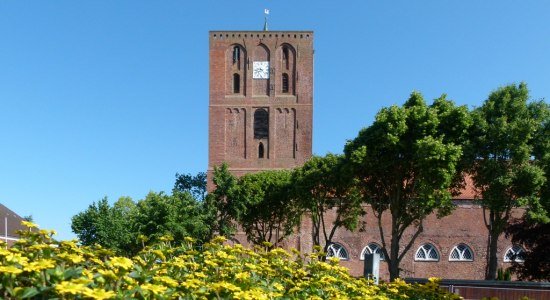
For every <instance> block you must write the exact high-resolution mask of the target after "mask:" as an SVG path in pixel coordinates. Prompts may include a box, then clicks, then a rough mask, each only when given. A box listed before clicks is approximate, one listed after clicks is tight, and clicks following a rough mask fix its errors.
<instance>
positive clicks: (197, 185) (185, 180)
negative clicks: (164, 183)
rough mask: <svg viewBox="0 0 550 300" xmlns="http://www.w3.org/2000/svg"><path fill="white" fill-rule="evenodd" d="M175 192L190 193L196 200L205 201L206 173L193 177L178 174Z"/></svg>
mask: <svg viewBox="0 0 550 300" xmlns="http://www.w3.org/2000/svg"><path fill="white" fill-rule="evenodd" d="M173 190H175V191H179V192H185V191H187V192H189V193H191V195H193V197H195V199H197V200H200V201H203V200H204V199H205V198H206V173H204V172H199V173H197V175H195V176H193V175H191V174H179V173H176V182H175V183H174V189H173Z"/></svg>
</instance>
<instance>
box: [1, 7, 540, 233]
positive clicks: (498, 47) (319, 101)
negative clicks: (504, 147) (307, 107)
mask: <svg viewBox="0 0 550 300" xmlns="http://www.w3.org/2000/svg"><path fill="white" fill-rule="evenodd" d="M342 3H345V5H342ZM264 8H269V9H270V10H271V14H270V20H269V27H270V29H272V30H314V31H315V42H314V43H315V76H314V82H315V91H314V92H315V96H314V136H313V150H314V152H315V153H316V154H325V153H326V152H329V151H330V152H337V153H338V152H341V151H342V148H343V145H344V143H345V141H346V140H347V139H351V138H354V137H355V136H356V135H357V132H358V131H359V130H360V129H361V128H362V127H365V126H368V125H369V124H370V123H371V122H372V120H373V118H374V116H375V114H376V112H377V111H378V110H379V109H380V108H382V107H384V106H389V105H392V104H401V103H403V102H404V101H405V100H406V99H407V97H408V95H409V94H410V92H411V91H413V90H418V91H420V92H422V93H423V94H424V95H425V97H426V99H428V100H429V101H431V100H432V99H434V98H436V97H438V96H439V95H440V94H442V93H447V94H448V95H449V97H450V98H451V99H454V100H455V101H456V102H457V103H459V104H466V105H468V106H470V107H473V106H479V105H480V104H481V103H482V101H483V100H484V99H485V98H486V97H487V95H488V94H489V92H490V91H491V90H493V89H495V88H497V87H498V86H501V85H504V84H508V83H514V82H520V81H525V82H527V83H528V85H529V88H530V90H531V96H532V98H533V99H542V98H546V99H548V97H550V1H543V0H540V1H505V0H498V1H479V0H462V1H441V0H433V1H410V0H406V1H405V0H404V1H367V0H356V1H343V2H336V1H320V0H317V1H312V0H304V1H290V0H277V1H275V0H271V1H267V0H255V1H252V0H247V1H240V0H235V1H221V0H218V1H214V0H208V1H184V0H180V1H169V0H163V1H153V0H149V1H142V0H131V1H130V0H117V1H112V0H93V1H92V0H89V1H73V0H70V1H69V0H64V1H63V0H57V1H38V0H35V1H24V0H3V1H0V203H3V204H4V205H6V206H8V207H9V208H11V209H12V210H14V211H15V212H17V213H18V214H20V215H23V216H24V215H32V216H33V217H34V219H35V222H36V223H38V224H39V225H41V226H42V227H43V228H49V229H56V230H57V231H58V232H59V235H58V238H61V239H66V238H72V237H74V235H73V234H72V233H71V230H70V218H71V216H73V215H74V214H76V213H78V212H80V211H82V210H84V209H86V208H87V206H88V205H89V204H91V203H92V202H93V201H97V200H99V199H101V198H102V197H104V196H108V197H109V199H110V200H111V201H114V200H116V199H117V198H118V197H120V196H130V197H132V198H133V199H134V200H138V199H141V198H143V197H144V196H145V195H146V194H147V193H148V192H149V191H167V192H169V191H170V190H171V189H172V186H173V184H174V175H175V173H176V172H180V173H196V172H199V171H205V170H206V168H207V154H208V139H207V130H208V126H207V124H208V31H209V30H260V29H261V28H262V25H263V10H264Z"/></svg>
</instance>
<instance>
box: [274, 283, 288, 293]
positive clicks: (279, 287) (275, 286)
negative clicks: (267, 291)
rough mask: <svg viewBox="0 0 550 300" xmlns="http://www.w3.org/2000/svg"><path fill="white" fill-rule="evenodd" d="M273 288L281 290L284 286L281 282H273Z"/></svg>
mask: <svg viewBox="0 0 550 300" xmlns="http://www.w3.org/2000/svg"><path fill="white" fill-rule="evenodd" d="M273 288H274V289H275V290H277V291H282V290H284V289H285V287H284V286H283V285H282V284H280V283H278V282H275V283H274V284H273Z"/></svg>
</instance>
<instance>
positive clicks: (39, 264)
mask: <svg viewBox="0 0 550 300" xmlns="http://www.w3.org/2000/svg"><path fill="white" fill-rule="evenodd" d="M54 266H55V262H54V261H53V260H51V259H40V260H37V261H33V262H31V263H30V264H28V265H26V266H24V267H23V270H25V271H27V272H40V271H42V270H45V269H51V268H53V267H54Z"/></svg>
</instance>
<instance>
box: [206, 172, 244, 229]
mask: <svg viewBox="0 0 550 300" xmlns="http://www.w3.org/2000/svg"><path fill="white" fill-rule="evenodd" d="M212 182H213V183H214V185H215V186H216V188H215V189H214V190H213V191H212V192H211V193H209V194H208V195H207V196H206V201H205V204H204V205H205V214H206V218H207V224H209V225H210V237H213V236H214V235H221V236H225V237H226V238H230V237H231V236H232V235H233V234H234V233H235V231H236V227H235V224H234V223H233V220H234V218H235V216H237V215H240V212H239V211H236V209H237V208H238V206H235V205H233V194H234V193H235V189H236V186H237V178H236V177H235V176H233V175H232V174H231V173H230V172H229V167H228V166H227V164H225V163H224V164H222V165H221V166H219V167H218V166H215V167H214V176H213V178H212Z"/></svg>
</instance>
